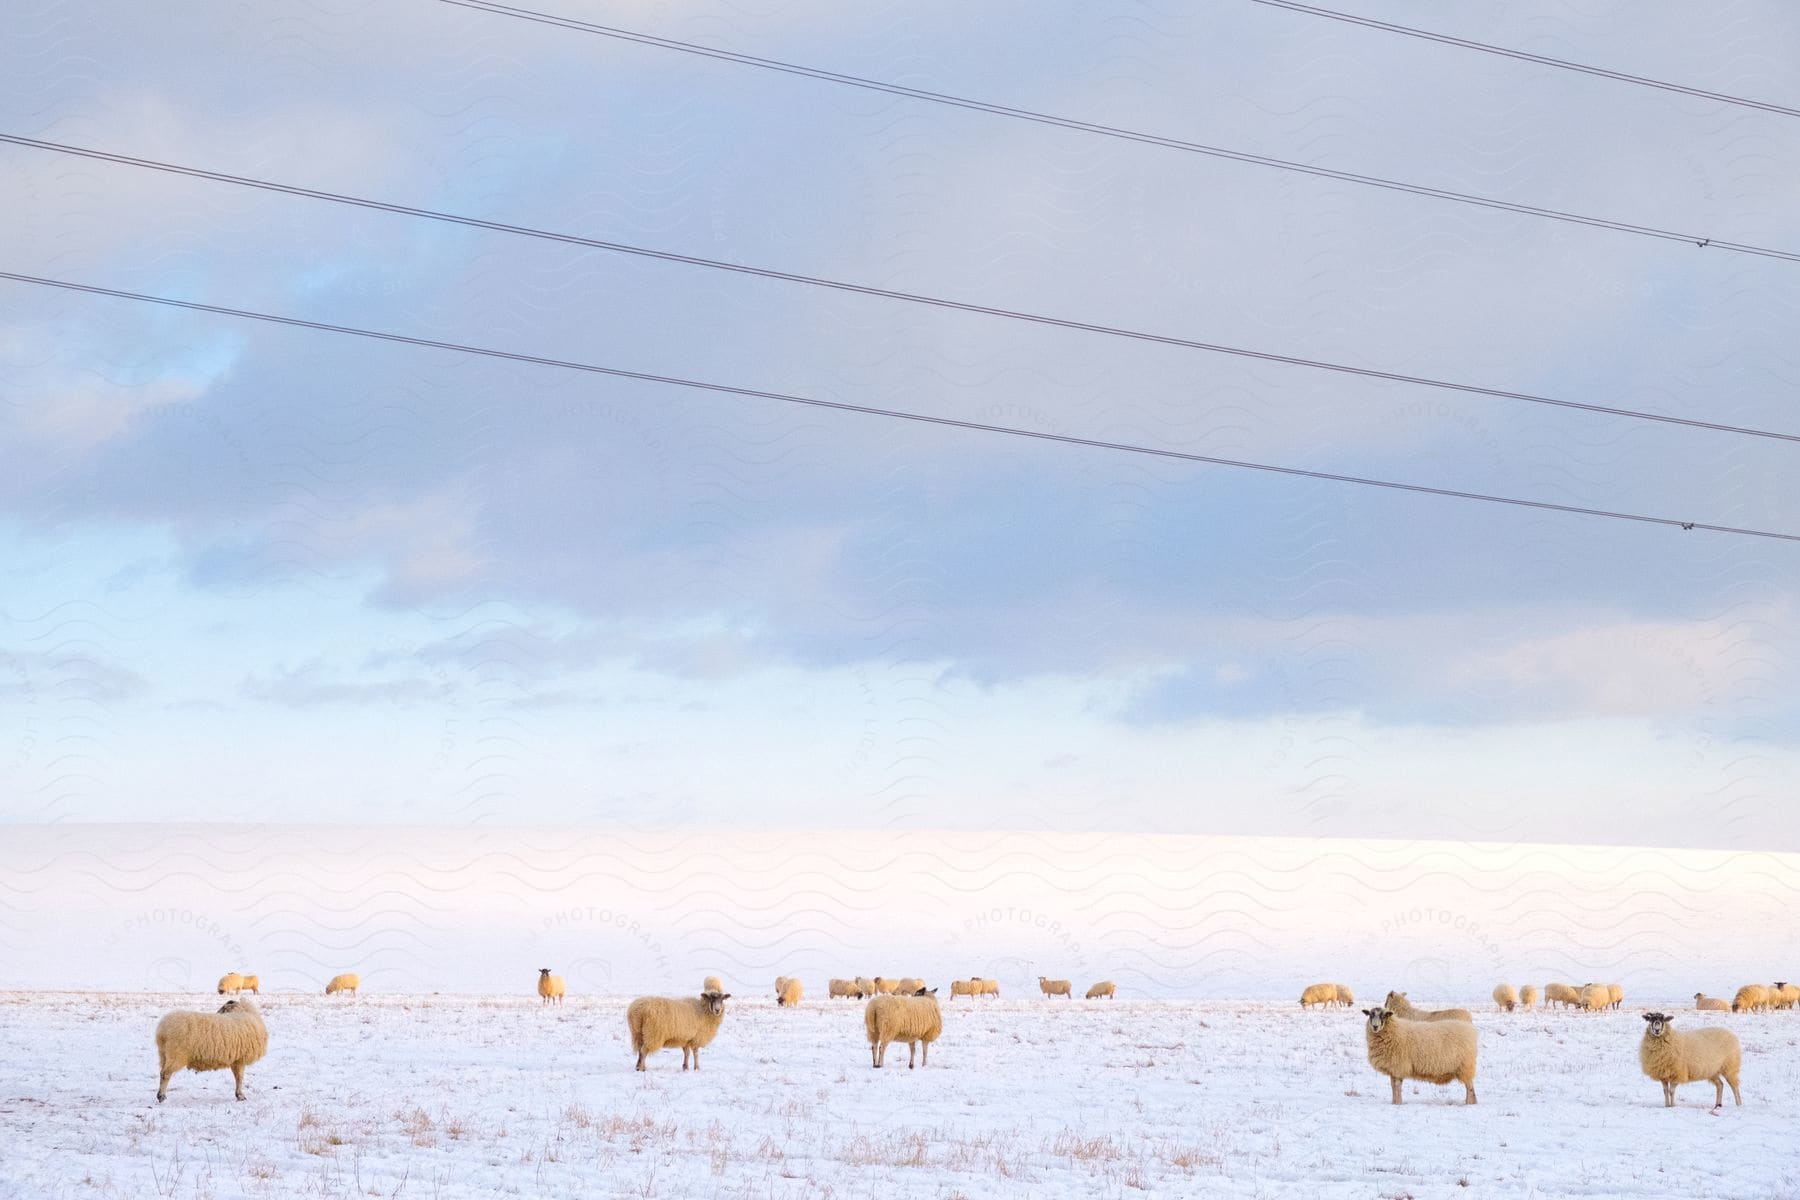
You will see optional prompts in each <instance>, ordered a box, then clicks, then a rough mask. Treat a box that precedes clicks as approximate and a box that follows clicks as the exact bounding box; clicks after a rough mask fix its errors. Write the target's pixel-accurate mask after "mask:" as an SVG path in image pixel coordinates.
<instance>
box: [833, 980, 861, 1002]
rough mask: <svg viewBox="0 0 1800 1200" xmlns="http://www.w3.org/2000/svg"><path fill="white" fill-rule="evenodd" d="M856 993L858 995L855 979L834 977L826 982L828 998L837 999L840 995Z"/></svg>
mask: <svg viewBox="0 0 1800 1200" xmlns="http://www.w3.org/2000/svg"><path fill="white" fill-rule="evenodd" d="M854 995H856V981H855V980H854V979H833V980H830V981H829V982H827V983H826V984H825V996H826V998H827V999H836V998H837V997H839V996H854Z"/></svg>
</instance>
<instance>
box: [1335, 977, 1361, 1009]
mask: <svg viewBox="0 0 1800 1200" xmlns="http://www.w3.org/2000/svg"><path fill="white" fill-rule="evenodd" d="M1331 986H1332V987H1334V988H1336V989H1337V1002H1338V1003H1339V1004H1341V1005H1343V1006H1344V1007H1345V1008H1349V1007H1350V1006H1351V1005H1353V1004H1355V1003H1356V993H1355V992H1353V991H1351V990H1350V986H1349V985H1348V984H1344V983H1334V984H1332V985H1331Z"/></svg>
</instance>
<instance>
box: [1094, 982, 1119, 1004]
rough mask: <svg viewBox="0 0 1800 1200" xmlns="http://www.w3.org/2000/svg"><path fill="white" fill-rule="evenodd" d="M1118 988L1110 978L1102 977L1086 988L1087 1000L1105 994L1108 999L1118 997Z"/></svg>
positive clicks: (1095, 998)
mask: <svg viewBox="0 0 1800 1200" xmlns="http://www.w3.org/2000/svg"><path fill="white" fill-rule="evenodd" d="M1118 990H1119V989H1118V986H1117V985H1116V984H1114V983H1113V981H1112V980H1110V979H1102V980H1101V981H1100V982H1099V983H1096V984H1095V985H1094V986H1093V987H1091V988H1089V989H1088V990H1087V998H1088V999H1089V1000H1097V999H1099V998H1100V997H1101V996H1105V997H1106V998H1107V999H1108V1000H1116V999H1118V996H1117V993H1118Z"/></svg>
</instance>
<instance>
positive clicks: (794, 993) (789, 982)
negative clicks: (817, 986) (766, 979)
mask: <svg viewBox="0 0 1800 1200" xmlns="http://www.w3.org/2000/svg"><path fill="white" fill-rule="evenodd" d="M805 992H806V989H805V988H803V987H801V986H800V981H799V980H798V979H794V978H792V977H791V976H787V975H783V976H781V977H780V978H779V979H777V980H776V981H775V1003H776V1004H777V1005H779V1006H780V1007H782V1008H793V1007H794V1006H795V1005H796V1004H799V1003H800V997H801V996H802V995H804V994H805Z"/></svg>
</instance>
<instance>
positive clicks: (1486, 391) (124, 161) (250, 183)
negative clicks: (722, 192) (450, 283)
mask: <svg viewBox="0 0 1800 1200" xmlns="http://www.w3.org/2000/svg"><path fill="white" fill-rule="evenodd" d="M0 143H11V144H12V145H16V146H25V147H29V148H31V149H36V150H49V151H53V152H56V153H60V154H70V155H75V156H78V157H81V158H89V159H94V160H96V161H99V162H107V163H115V164H118V165H122V166H129V167H139V168H143V169H147V170H152V171H162V172H166V173H169V174H173V175H181V176H186V177H188V178H191V179H204V180H208V181H210V182H214V183H226V184H232V185H234V186H237V187H246V188H255V189H259V190H261V191H266V192H275V193H278V194H280V195H286V196H298V197H302V198H304V199H309V200H324V201H328V202H330V203H333V204H343V205H349V206H351V207H355V208H363V209H370V210H373V211H375V212H384V213H392V214H395V215H397V216H404V217H418V218H421V219H424V220H430V221H441V222H444V223H446V224H451V225H462V226H467V227H468V228H471V229H482V230H487V231H490V232H495V233H506V234H513V235H516V236H519V237H528V238H537V239H539V240H542V241H550V242H560V243H563V244H565V245H571V246H582V247H585V248H588V249H592V250H604V251H608V252H611V253H616V254H630V255H636V256H638V257H641V258H651V259H656V260H658V261H660V262H673V263H681V264H684V265H686V266H691V267H704V268H707V269H709V270H716V271H730V272H734V273H736V274H740V275H755V276H759V277H761V278H764V279H774V280H780V281H782V282H786V283H800V284H808V285H811V286H813V287H821V288H829V289H832V290H834V291H840V292H850V293H853V294H855V295H859V296H871V297H875V298H878V299H883V300H900V301H904V302H906V303H908V304H922V305H926V306H929V307H932V308H942V309H949V310H952V311H955V312H966V313H976V314H979V315H982V316H989V317H1000V318H1003V319H1005V320H1010V321H1023V322H1028V323H1030V324H1034V325H1046V326H1049V327H1051V328H1056V329H1069V330H1075V331H1077V332H1081V333H1094V334H1101V335H1103V336H1106V337H1117V338H1127V339H1130V340H1133V341H1139V342H1150V343H1153V344H1156V345H1162V346H1173V347H1176V348H1178V349H1184V350H1203V351H1206V352H1208V353H1211V354H1224V355H1230V356H1233V357H1236V358H1249V359H1255V360H1257V361H1259V362H1268V363H1277V364H1280V365H1282V366H1290V367H1305V368H1309V369H1311V370H1315V371H1332V372H1335V373H1337V374H1341V375H1356V376H1360V377H1362V378H1365V379H1378V380H1382V381H1384V382H1388V383H1404V384H1411V385H1414V386H1417V387H1429V388H1438V389H1440V390H1444V391H1452V392H1462V393H1465V394H1468V395H1473V396H1484V397H1488V398H1490V399H1499V400H1517V401H1523V402H1526V403H1530V404H1541V405H1547V406H1550V407H1553V408H1566V409H1574V410H1576V411H1580V412H1589V413H1598V414H1602V415H1605V416H1612V417H1628V418H1631V419H1633V420H1640V421H1655V422H1659V423H1662V424H1665V425H1681V426H1686V427H1688V428H1691V429H1706V430H1711V431H1713V432H1717V433H1733V434H1741V435H1744V436H1746V437H1759V438H1770V439H1774V440H1776V441H1784V442H1800V434H1795V433H1783V432H1781V431H1779V430H1772V429H1759V428H1756V427H1754V426H1746V425H1727V424H1725V423H1723V422H1719V421H1706V420H1702V419H1700V418H1698V417H1683V416H1674V415H1671V414H1667V413H1654V412H1647V411H1644V410H1642V409H1635V408H1619V407H1616V406H1613V405H1608V404H1590V403H1587V402H1585V401H1580V400H1566V399H1560V398H1558V397H1555V396H1541V395H1537V394H1536V393H1532V392H1515V391H1508V390H1506V389H1504V388H1492V387H1485V386H1483V385H1480V384H1473V383H1459V382H1455V381H1452V380H1445V379H1434V378H1430V377H1428V376H1424V375H1407V374H1402V373H1400V372H1397V371H1379V370H1376V369H1374V368H1372V367H1357V366H1352V365H1350V364H1348V363H1338V362H1330V361H1327V360H1324V359H1315V358H1302V357H1300V356H1298V355H1292V354H1277V353H1274V352H1272V351H1267V350H1253V349H1249V348H1247V347H1243V346H1229V345H1225V344H1223V343H1219V342H1203V341H1198V340H1196V339H1193V338H1184V337H1176V336H1174V335H1173V334H1161V333H1151V332H1147V331H1144V330H1139V329H1127V328H1124V327H1121V326H1116V325H1101V324H1098V323H1095V322H1091V321H1076V320H1072V319H1069V318H1064V317H1053V316H1046V315H1044V314H1042V313H1033V312H1025V311H1023V310H1020V309H1011V308H1001V307H998V306H996V305H989V304H977V303H973V302H970V301H963V300H950V299H947V298H945V297H942V296H928V295H925V294H923V293H919V292H902V291H896V290H894V289H892V288H880V287H874V286H872V285H869V284H861V283H850V282H846V281H844V280H839V279H826V278H823V277H821V276H817V275H802V274H799V273H797V272H793V271H780V270H775V269H773V268H769V267H757V266H751V265H749V264H747V263H737V262H729V261H725V260H722V259H714V258H701V257H699V256H697V255H692V254H678V253H676V252H674V251H671V250H657V249H653V248H651V247H647V246H638V245H633V244H632V243H629V242H615V241H605V240H602V239H600V238H590V237H582V236H580V235H579V234H573V233H559V232H556V231H554V230H548V229H536V228H533V227H531V226H528V225H512V224H508V223H506V222H503V221H489V220H486V219H483V218H481V217H469V216H462V215H460V214H457V213H449V212H441V211H438V210H435V209H429V208H416V207H413V206H411V205H406V204H393V203H390V202H388V201H385V200H371V199H368V198H366V197H362V196H352V195H348V194H345V193H342V192H328V191H322V190H320V189H318V188H308V187H299V186H296V185H293V184H286V183H278V182H275V181H273V180H268V179H260V178H254V177H251V176H246V175H228V174H225V173H224V172H221V171H209V170H205V169H204V168H201V167H190V166H185V165H183V164H180V163H170V162H162V161H158V160H156V159H149V158H136V157H133V156H131V155H125V154H114V153H112V152H110V151H105V150H94V149H89V148H87V147H82V146H71V145H67V144H65V143H62V142H49V141H43V140H40V139H38V138H28V137H21V136H19V135H17V134H10V133H0Z"/></svg>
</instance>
